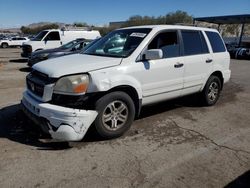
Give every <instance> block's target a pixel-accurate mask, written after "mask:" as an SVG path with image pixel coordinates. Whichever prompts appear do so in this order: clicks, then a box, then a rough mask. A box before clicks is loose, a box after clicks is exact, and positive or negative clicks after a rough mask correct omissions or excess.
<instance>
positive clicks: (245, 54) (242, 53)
mask: <svg viewBox="0 0 250 188" xmlns="http://www.w3.org/2000/svg"><path fill="white" fill-rule="evenodd" d="M234 58H235V59H245V60H250V48H237V49H236V51H235V56H234Z"/></svg>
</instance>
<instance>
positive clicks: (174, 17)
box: [165, 10, 193, 24]
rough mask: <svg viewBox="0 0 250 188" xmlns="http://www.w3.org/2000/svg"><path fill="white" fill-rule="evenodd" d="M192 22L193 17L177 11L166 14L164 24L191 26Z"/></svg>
mask: <svg viewBox="0 0 250 188" xmlns="http://www.w3.org/2000/svg"><path fill="white" fill-rule="evenodd" d="M192 22H193V17H192V16H190V15H188V13H187V12H184V11H181V10H177V11H176V12H171V13H168V14H167V15H166V17H165V23H166V24H177V23H184V24H191V23H192Z"/></svg>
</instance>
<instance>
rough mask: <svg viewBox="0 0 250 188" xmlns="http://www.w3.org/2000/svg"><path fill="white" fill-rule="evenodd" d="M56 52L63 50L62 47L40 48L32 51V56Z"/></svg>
mask: <svg viewBox="0 0 250 188" xmlns="http://www.w3.org/2000/svg"><path fill="white" fill-rule="evenodd" d="M55 52H63V50H62V49H60V48H53V49H47V50H38V51H36V52H32V56H33V57H36V56H39V55H41V54H51V53H55Z"/></svg>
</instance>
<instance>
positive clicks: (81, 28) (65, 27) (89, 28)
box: [61, 26, 92, 31]
mask: <svg viewBox="0 0 250 188" xmlns="http://www.w3.org/2000/svg"><path fill="white" fill-rule="evenodd" d="M61 30H62V31H92V27H72V26H63V27H61Z"/></svg>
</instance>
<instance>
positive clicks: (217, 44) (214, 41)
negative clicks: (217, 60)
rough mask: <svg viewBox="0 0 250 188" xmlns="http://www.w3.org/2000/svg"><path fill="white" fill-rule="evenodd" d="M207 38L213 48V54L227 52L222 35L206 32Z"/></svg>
mask: <svg viewBox="0 0 250 188" xmlns="http://www.w3.org/2000/svg"><path fill="white" fill-rule="evenodd" d="M206 34H207V37H208V39H209V41H210V44H211V46H212V49H213V52H214V53H216V52H225V51H226V48H225V46H224V44H223V41H222V39H221V37H220V35H219V34H218V33H216V32H211V31H206Z"/></svg>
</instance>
